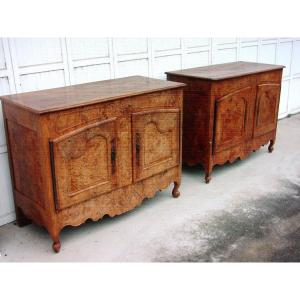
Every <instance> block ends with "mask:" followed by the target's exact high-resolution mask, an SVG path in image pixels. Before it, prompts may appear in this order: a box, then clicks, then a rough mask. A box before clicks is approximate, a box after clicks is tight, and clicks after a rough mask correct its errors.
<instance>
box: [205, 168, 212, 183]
mask: <svg viewBox="0 0 300 300" xmlns="http://www.w3.org/2000/svg"><path fill="white" fill-rule="evenodd" d="M211 173H212V166H208V167H205V183H209V182H210V180H211Z"/></svg>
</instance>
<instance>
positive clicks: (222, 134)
mask: <svg viewBox="0 0 300 300" xmlns="http://www.w3.org/2000/svg"><path fill="white" fill-rule="evenodd" d="M253 106H254V88H253V87H250V86H249V87H246V88H243V89H240V90H237V91H235V92H233V93H230V94H227V95H225V96H223V97H221V98H219V99H216V102H215V128H214V152H219V151H222V150H225V149H228V148H230V147H233V146H236V145H238V144H240V143H242V142H243V141H244V140H245V139H246V138H247V137H248V135H249V134H250V131H251V130H252V129H251V111H252V113H253V110H252V108H253ZM252 120H253V118H252Z"/></svg>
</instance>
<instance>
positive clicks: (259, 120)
mask: <svg viewBox="0 0 300 300" xmlns="http://www.w3.org/2000/svg"><path fill="white" fill-rule="evenodd" d="M279 97H280V84H278V83H265V84H259V85H258V86H257V97H256V113H255V125H254V136H259V135H262V134H265V133H267V132H270V131H272V130H274V129H275V128H276V124H277V117H278V105H279Z"/></svg>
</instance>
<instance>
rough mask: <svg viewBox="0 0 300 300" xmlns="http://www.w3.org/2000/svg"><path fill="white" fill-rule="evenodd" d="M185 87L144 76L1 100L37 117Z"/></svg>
mask: <svg viewBox="0 0 300 300" xmlns="http://www.w3.org/2000/svg"><path fill="white" fill-rule="evenodd" d="M184 85H185V84H183V83H177V82H171V81H166V80H160V79H153V78H148V77H143V76H130V77H125V78H119V79H111V80H104V81H97V82H90V83H84V84H77V85H71V86H66V87H61V88H54V89H47V90H41V91H36V92H27V93H21V94H14V95H7V96H1V97H0V99H1V100H3V101H4V102H6V103H10V104H13V105H16V106H19V107H22V108H24V109H26V110H30V111H32V112H34V113H38V114H43V113H47V112H52V111H58V110H64V109H68V108H73V107H79V106H82V105H90V104H95V103H99V102H105V101H109V100H115V99H120V98H126V97H131V96H137V95H141V94H148V93H151V92H156V91H162V90H168V89H173V88H178V87H182V86H184Z"/></svg>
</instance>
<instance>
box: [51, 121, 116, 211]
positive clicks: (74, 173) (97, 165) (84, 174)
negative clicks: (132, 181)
mask: <svg viewBox="0 0 300 300" xmlns="http://www.w3.org/2000/svg"><path fill="white" fill-rule="evenodd" d="M50 150H51V159H52V175H53V185H54V197H55V204H56V208H57V209H63V208H66V207H69V206H71V205H73V204H76V203H79V202H82V201H85V200H87V199H90V198H93V197H95V196H97V195H99V194H102V193H105V192H108V191H110V190H111V189H112V188H113V187H114V186H115V184H116V179H117V177H116V175H117V170H116V166H117V164H116V159H117V139H116V120H115V119H109V120H106V121H103V122H98V123H95V124H91V125H89V126H86V127H84V128H81V129H79V130H76V131H73V132H71V133H69V134H66V135H64V136H61V137H59V138H57V139H55V140H52V141H50Z"/></svg>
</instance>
